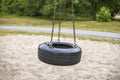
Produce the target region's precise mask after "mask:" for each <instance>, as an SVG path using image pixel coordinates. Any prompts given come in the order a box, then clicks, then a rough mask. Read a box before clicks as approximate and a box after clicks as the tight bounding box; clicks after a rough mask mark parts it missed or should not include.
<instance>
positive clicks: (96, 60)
mask: <svg viewBox="0 0 120 80" xmlns="http://www.w3.org/2000/svg"><path fill="white" fill-rule="evenodd" d="M54 39H55V38H54ZM49 40H50V37H46V36H35V35H8V36H1V37H0V80H120V44H111V43H106V42H95V41H89V40H77V43H78V45H79V46H80V47H81V48H82V50H83V53H82V60H81V63H79V64H76V65H73V66H54V65H49V64H46V63H43V62H41V61H39V60H38V57H37V49H38V44H40V43H42V42H46V41H49ZM62 40H63V41H67V42H73V40H72V39H69V38H62Z"/></svg>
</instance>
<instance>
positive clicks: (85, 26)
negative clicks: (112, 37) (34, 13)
mask: <svg viewBox="0 0 120 80" xmlns="http://www.w3.org/2000/svg"><path fill="white" fill-rule="evenodd" d="M58 23H59V21H58V20H56V25H55V26H56V27H58V25H59V24H58ZM75 23H76V24H75V25H76V29H77V30H79V29H80V30H93V31H101V32H115V33H120V21H111V22H97V21H75ZM51 24H52V19H45V18H40V17H24V16H10V15H9V16H0V25H4V26H5V25H9V26H34V27H36V26H37V27H51ZM62 28H69V29H72V22H71V21H62Z"/></svg>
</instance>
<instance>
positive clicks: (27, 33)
mask: <svg viewBox="0 0 120 80" xmlns="http://www.w3.org/2000/svg"><path fill="white" fill-rule="evenodd" d="M17 34H23V35H45V36H50V33H40V32H25V31H13V30H0V36H5V35H17ZM54 36H57V34H55V35H54ZM61 36H62V37H63V38H72V37H73V36H72V35H66V34H61ZM77 39H79V40H92V41H99V42H108V43H113V44H120V40H118V39H110V38H98V37H89V36H77Z"/></svg>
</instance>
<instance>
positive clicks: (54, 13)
mask: <svg viewBox="0 0 120 80" xmlns="http://www.w3.org/2000/svg"><path fill="white" fill-rule="evenodd" d="M55 15H56V0H54V12H53V22H52V32H51V41H50V43H52V42H53V33H54V27H55ZM51 46H52V44H51Z"/></svg>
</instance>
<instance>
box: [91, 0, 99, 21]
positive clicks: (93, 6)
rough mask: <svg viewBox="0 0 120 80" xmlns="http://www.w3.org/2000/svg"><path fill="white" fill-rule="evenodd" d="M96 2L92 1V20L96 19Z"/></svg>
mask: <svg viewBox="0 0 120 80" xmlns="http://www.w3.org/2000/svg"><path fill="white" fill-rule="evenodd" d="M97 3H98V2H94V1H93V3H92V9H93V16H92V17H93V20H94V21H95V20H96V13H97V7H98V6H97Z"/></svg>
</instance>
